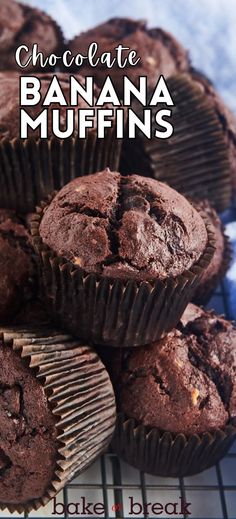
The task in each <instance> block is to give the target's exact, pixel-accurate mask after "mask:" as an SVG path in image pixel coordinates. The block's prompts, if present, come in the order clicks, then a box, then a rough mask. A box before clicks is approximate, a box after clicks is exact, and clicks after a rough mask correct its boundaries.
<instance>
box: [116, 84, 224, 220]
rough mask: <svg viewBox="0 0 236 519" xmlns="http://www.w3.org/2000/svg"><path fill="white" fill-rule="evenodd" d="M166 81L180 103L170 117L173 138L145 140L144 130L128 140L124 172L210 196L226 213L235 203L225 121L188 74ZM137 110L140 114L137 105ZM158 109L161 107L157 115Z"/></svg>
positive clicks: (193, 194)
mask: <svg viewBox="0 0 236 519" xmlns="http://www.w3.org/2000/svg"><path fill="white" fill-rule="evenodd" d="M167 83H168V88H169V91H170V93H171V95H172V98H173V101H174V104H175V106H173V107H171V110H172V116H171V119H170V120H171V123H172V125H173V128H174V133H173V135H172V136H171V137H170V138H168V139H158V138H155V137H153V138H152V139H146V138H145V137H144V136H142V135H141V134H139V135H138V136H137V138H136V139H135V140H130V139H128V138H126V139H125V140H124V144H123V151H122V159H121V171H122V173H124V174H125V173H128V174H130V173H137V172H138V173H140V174H141V175H146V176H151V177H154V178H156V179H158V180H161V181H163V182H166V183H167V184H169V185H170V186H171V187H173V188H174V189H176V190H177V191H179V192H180V193H182V194H184V195H186V196H189V197H191V198H193V199H194V198H195V199H196V200H199V199H200V200H201V199H204V198H207V199H208V200H210V201H211V203H212V205H213V206H214V207H215V208H216V209H218V210H219V211H223V210H224V209H226V208H227V207H228V205H229V204H230V200H231V192H232V182H231V165H230V153H229V147H228V143H227V141H226V140H225V136H224V131H223V128H222V123H221V122H220V120H219V117H218V114H217V112H216V110H215V109H214V107H213V106H212V103H211V102H210V100H208V98H207V95H205V94H204V92H203V91H202V89H201V87H200V86H199V85H198V84H197V83H196V82H194V81H193V80H191V78H190V77H189V76H188V75H186V74H179V75H177V76H173V77H172V78H170V79H168V81H167ZM164 106H165V105H164ZM164 106H163V104H162V105H159V106H158V109H159V108H162V107H164ZM133 109H134V110H135V111H136V112H137V113H138V114H139V113H140V116H141V111H140V106H139V105H138V104H134V107H133ZM155 113H156V107H154V108H153V117H154V115H155Z"/></svg>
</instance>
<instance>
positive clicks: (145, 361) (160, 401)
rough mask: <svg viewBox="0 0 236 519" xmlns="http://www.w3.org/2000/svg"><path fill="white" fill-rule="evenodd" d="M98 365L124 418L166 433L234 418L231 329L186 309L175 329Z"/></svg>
mask: <svg viewBox="0 0 236 519" xmlns="http://www.w3.org/2000/svg"><path fill="white" fill-rule="evenodd" d="M104 362H105V364H106V365H107V367H108V370H109V372H110V374H111V378H112V381H113V383H114V387H115V389H116V394H117V400H118V409H119V411H121V412H123V413H124V414H125V415H126V416H127V417H129V418H134V419H136V420H137V421H138V422H141V423H142V424H144V425H146V426H150V427H157V428H159V429H161V430H164V431H170V432H172V433H184V434H194V433H203V432H206V431H213V430H215V429H216V428H219V427H224V426H225V425H226V424H227V422H228V421H229V419H230V418H235V417H236V383H235V372H236V328H235V327H234V326H233V324H232V323H230V322H228V321H225V320H224V319H223V318H221V317H218V316H216V315H215V314H213V313H212V312H205V311H204V310H201V309H200V308H198V307H196V306H195V305H192V304H190V305H188V307H187V309H186V310H185V313H184V315H183V318H182V320H181V322H180V324H179V325H178V329H175V330H173V331H172V332H170V333H169V334H168V335H167V336H166V337H165V338H163V339H161V340H160V341H159V342H156V343H154V344H151V345H150V346H147V347H145V348H135V349H133V350H129V351H125V352H123V351H121V350H120V351H118V352H114V354H113V355H112V356H110V358H108V354H107V355H106V356H105V358H104Z"/></svg>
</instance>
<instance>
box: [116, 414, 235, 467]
mask: <svg viewBox="0 0 236 519" xmlns="http://www.w3.org/2000/svg"><path fill="white" fill-rule="evenodd" d="M235 439H236V427H235V426H233V425H229V426H226V427H225V428H224V429H217V430H216V431H215V432H213V433H211V432H206V433H204V434H201V435H198V434H192V435H189V436H186V435H185V434H177V435H173V434H171V433H170V432H163V431H160V430H159V429H157V428H148V427H145V426H143V425H140V424H138V423H137V422H136V421H135V420H133V419H128V418H126V417H125V416H124V415H123V414H118V416H117V424H116V430H115V434H114V436H113V440H112V444H111V446H112V450H113V451H114V452H115V453H116V454H117V455H118V456H119V457H120V458H121V459H123V460H124V461H126V462H127V463H130V464H131V465H133V466H134V467H136V468H137V469H139V470H142V471H144V472H148V473H150V474H153V475H157V476H166V477H185V476H191V475H193V474H197V473H198V472H202V471H203V470H206V469H207V468H209V467H211V466H212V465H215V463H217V462H218V461H219V460H220V459H221V458H222V457H223V456H224V455H225V454H226V452H227V451H228V449H229V448H230V447H231V445H232V443H233V442H234V440H235Z"/></svg>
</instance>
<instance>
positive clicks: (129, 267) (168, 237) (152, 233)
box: [40, 169, 208, 280]
mask: <svg viewBox="0 0 236 519" xmlns="http://www.w3.org/2000/svg"><path fill="white" fill-rule="evenodd" d="M40 235H41V238H42V241H43V242H44V243H45V244H46V245H48V246H49V247H50V248H51V249H52V250H53V251H54V252H55V253H56V254H58V255H59V256H63V257H64V258H66V259H67V260H69V261H70V262H72V263H73V264H74V265H76V266H77V267H81V268H82V269H84V270H85V271H86V272H92V273H95V274H96V273H97V274H100V275H102V276H107V277H110V278H121V279H130V278H131V279H135V280H152V279H157V278H160V279H164V278H166V277H167V276H173V277H175V276H177V275H178V274H181V273H182V272H183V271H185V270H186V269H190V268H191V266H192V265H193V264H194V263H195V262H196V261H197V260H198V259H199V258H200V256H201V255H202V253H203V252H204V250H205V247H206V244H207V241H208V236H207V231H206V227H205V224H204V221H203V220H202V218H201V216H200V215H199V213H198V212H197V211H195V209H194V208H193V207H192V206H191V205H190V203H189V202H188V201H187V200H186V199H185V198H184V197H183V196H182V195H180V194H179V193H177V192H176V191H174V190H173V189H171V188H170V187H168V186H167V185H165V184H162V183H161V182H158V181H157V180H153V179H149V178H143V177H141V176H139V175H132V176H127V177H122V176H121V175H120V173H117V172H110V171H109V170H108V169H107V170H105V171H102V172H100V173H96V174H94V175H89V176H85V177H80V178H77V179H75V180H73V181H72V182H70V183H69V184H67V185H66V186H65V187H63V188H62V189H61V191H59V193H58V194H57V195H56V196H55V197H54V199H53V200H52V202H51V203H50V204H49V205H48V206H47V207H46V209H45V211H44V214H43V217H42V221H41V224H40Z"/></svg>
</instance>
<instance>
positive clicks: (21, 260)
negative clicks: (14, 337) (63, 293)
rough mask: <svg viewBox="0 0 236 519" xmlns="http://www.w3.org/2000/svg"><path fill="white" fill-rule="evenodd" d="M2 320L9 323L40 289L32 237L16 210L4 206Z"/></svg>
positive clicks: (0, 229)
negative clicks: (36, 275)
mask: <svg viewBox="0 0 236 519" xmlns="http://www.w3.org/2000/svg"><path fill="white" fill-rule="evenodd" d="M0 271H1V277H0V322H2V323H3V322H5V323H6V322H9V321H10V320H11V319H12V317H13V316H14V314H15V313H16V312H18V311H19V309H20V307H21V304H22V303H25V302H27V301H29V300H30V299H31V298H32V296H33V294H34V292H35V290H36V279H35V264H34V260H33V251H32V248H31V245H30V237H29V234H28V232H27V230H26V227H25V226H24V225H23V223H22V221H21V220H20V219H19V218H18V217H17V216H16V215H15V213H14V212H13V211H7V210H4V209H0Z"/></svg>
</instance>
